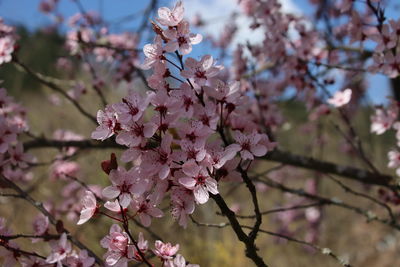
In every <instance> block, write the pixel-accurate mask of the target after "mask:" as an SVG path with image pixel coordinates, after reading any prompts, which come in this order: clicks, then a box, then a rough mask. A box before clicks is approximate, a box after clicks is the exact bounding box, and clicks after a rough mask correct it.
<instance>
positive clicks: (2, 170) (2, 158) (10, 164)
mask: <svg viewBox="0 0 400 267" xmlns="http://www.w3.org/2000/svg"><path fill="white" fill-rule="evenodd" d="M28 129H29V128H28V124H27V121H26V110H25V108H23V107H22V106H21V105H19V104H18V103H16V102H14V99H13V98H12V97H11V96H9V95H8V94H7V91H6V89H5V88H0V174H1V175H4V176H5V177H6V178H8V179H10V180H14V181H24V180H25V181H26V180H29V179H30V178H32V176H31V174H30V173H29V172H28V170H29V165H30V164H31V163H34V158H33V157H32V156H31V155H29V154H27V153H25V152H24V148H23V145H22V143H21V141H20V140H18V138H19V135H21V134H22V133H24V132H26V131H27V130H28Z"/></svg>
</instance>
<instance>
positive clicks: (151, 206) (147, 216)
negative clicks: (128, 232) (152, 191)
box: [131, 197, 164, 227]
mask: <svg viewBox="0 0 400 267" xmlns="http://www.w3.org/2000/svg"><path fill="white" fill-rule="evenodd" d="M131 207H132V210H133V211H134V212H135V213H136V214H138V215H139V219H140V222H141V223H142V224H143V225H144V226H145V227H149V226H150V224H151V217H154V218H161V217H162V216H164V213H163V212H162V211H161V210H160V209H159V208H157V207H156V205H155V203H154V202H153V201H152V200H150V199H148V198H144V197H138V198H135V199H134V200H133V201H132V204H131Z"/></svg>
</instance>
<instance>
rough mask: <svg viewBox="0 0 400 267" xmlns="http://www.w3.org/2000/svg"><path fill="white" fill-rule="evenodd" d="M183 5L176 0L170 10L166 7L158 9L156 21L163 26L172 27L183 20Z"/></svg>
mask: <svg viewBox="0 0 400 267" xmlns="http://www.w3.org/2000/svg"><path fill="white" fill-rule="evenodd" d="M184 10H185V9H184V7H183V4H182V1H178V2H177V3H176V4H175V6H174V8H173V9H172V10H171V9H169V8H168V7H160V8H159V9H158V18H157V21H158V22H159V23H160V24H161V25H164V26H169V27H174V26H176V25H178V24H179V23H180V22H181V21H182V20H183V12H184Z"/></svg>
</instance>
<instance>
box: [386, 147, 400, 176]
mask: <svg viewBox="0 0 400 267" xmlns="http://www.w3.org/2000/svg"><path fill="white" fill-rule="evenodd" d="M388 157H389V164H388V167H389V168H393V169H396V174H397V175H398V176H400V153H399V152H398V151H397V150H391V151H389V153H388Z"/></svg>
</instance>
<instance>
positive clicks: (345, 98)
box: [328, 88, 352, 108]
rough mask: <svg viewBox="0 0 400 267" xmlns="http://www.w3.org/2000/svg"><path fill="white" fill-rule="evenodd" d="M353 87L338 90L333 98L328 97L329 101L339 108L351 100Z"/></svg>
mask: <svg viewBox="0 0 400 267" xmlns="http://www.w3.org/2000/svg"><path fill="white" fill-rule="evenodd" d="M351 93H352V91H351V89H349V88H347V89H345V90H344V91H338V92H336V93H335V94H334V95H333V97H332V98H329V99H328V103H329V104H331V105H332V106H335V107H337V108H339V107H342V106H344V105H346V104H347V103H349V102H350V99H351Z"/></svg>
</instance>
